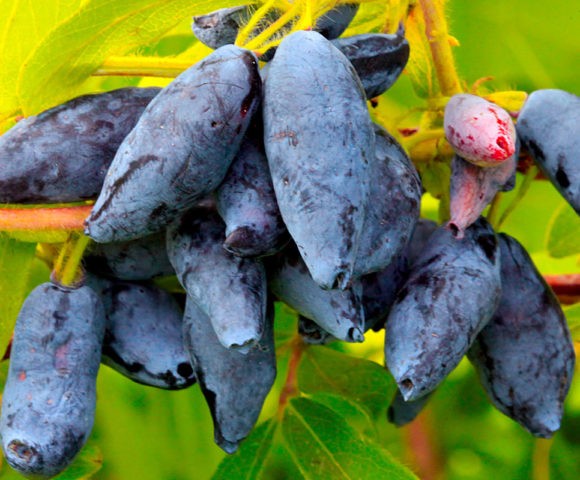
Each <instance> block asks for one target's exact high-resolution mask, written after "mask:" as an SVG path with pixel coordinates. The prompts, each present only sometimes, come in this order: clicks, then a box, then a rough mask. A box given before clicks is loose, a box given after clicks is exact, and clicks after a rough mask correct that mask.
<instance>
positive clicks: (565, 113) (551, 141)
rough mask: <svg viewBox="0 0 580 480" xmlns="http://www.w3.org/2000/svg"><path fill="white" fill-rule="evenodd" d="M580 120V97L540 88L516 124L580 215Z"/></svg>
mask: <svg viewBox="0 0 580 480" xmlns="http://www.w3.org/2000/svg"><path fill="white" fill-rule="evenodd" d="M579 123H580V97H578V96H577V95H574V94H572V93H568V92H565V91H563V90H537V91H535V92H532V93H531V94H530V96H529V97H528V99H527V100H526V103H524V106H523V107H522V109H521V111H520V115H519V117H518V123H517V125H516V127H517V131H518V135H519V136H520V139H521V141H522V143H523V144H524V145H525V147H526V149H527V150H528V151H529V152H530V154H531V155H532V157H533V158H534V160H535V162H536V163H537V164H538V166H539V167H540V168H541V169H542V171H543V172H544V173H545V175H546V176H547V177H548V178H549V179H550V181H551V182H552V183H553V184H554V186H555V187H556V188H557V189H558V191H559V192H560V194H561V195H562V196H563V197H564V198H565V199H566V200H567V201H568V203H569V204H570V205H572V208H574V210H576V213H578V214H579V215H580V154H579V153H578V152H580V139H579V138H578V124H579Z"/></svg>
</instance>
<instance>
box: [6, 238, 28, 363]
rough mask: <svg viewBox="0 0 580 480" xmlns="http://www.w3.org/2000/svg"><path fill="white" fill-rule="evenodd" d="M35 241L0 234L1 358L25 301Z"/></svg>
mask: <svg viewBox="0 0 580 480" xmlns="http://www.w3.org/2000/svg"><path fill="white" fill-rule="evenodd" d="M35 249H36V244H34V243H24V242H18V241H16V240H14V239H11V238H9V237H7V236H6V235H4V234H0V299H1V301H0V357H2V356H3V355H4V352H5V351H6V347H7V346H8V343H9V342H10V337H11V336H12V330H13V329H14V324H15V323H16V316H17V315H18V312H19V310H20V306H21V305H22V302H23V301H24V295H25V292H26V287H27V285H28V275H29V272H30V269H31V267H32V261H33V260H34V251H35Z"/></svg>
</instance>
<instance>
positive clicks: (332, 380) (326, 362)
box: [298, 346, 394, 416]
mask: <svg viewBox="0 0 580 480" xmlns="http://www.w3.org/2000/svg"><path fill="white" fill-rule="evenodd" d="M353 372H356V375H353ZM298 388H299V389H300V391H301V392H304V393H307V394H314V393H325V392H326V393H335V394H339V395H342V396H344V397H346V398H348V399H351V400H353V401H354V402H355V403H356V404H357V405H359V406H361V407H364V408H366V409H368V410H369V411H370V412H371V413H372V414H373V415H375V416H378V415H381V414H383V413H384V412H386V409H387V407H388V404H389V400H390V398H391V396H392V394H393V391H394V384H393V382H392V381H391V379H390V377H389V375H388V373H387V371H386V370H385V369H384V368H383V367H381V366H380V365H377V364H376V363H374V362H371V361H369V360H363V359H360V358H354V357H352V356H350V355H346V354H344V353H340V352H336V351H334V350H331V349H329V348H326V347H318V346H312V347H309V348H308V349H306V351H305V352H304V358H303V359H302V362H301V363H300V366H299V368H298Z"/></svg>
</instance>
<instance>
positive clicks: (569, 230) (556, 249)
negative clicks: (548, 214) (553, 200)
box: [546, 201, 580, 258]
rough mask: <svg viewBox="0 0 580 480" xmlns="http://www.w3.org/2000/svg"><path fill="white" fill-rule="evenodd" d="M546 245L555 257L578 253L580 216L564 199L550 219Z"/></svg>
mask: <svg viewBox="0 0 580 480" xmlns="http://www.w3.org/2000/svg"><path fill="white" fill-rule="evenodd" d="M546 247H547V249H548V251H549V252H550V255H552V256H553V257H556V258H562V257H567V256H568V255H575V254H577V253H580V217H579V216H578V214H577V213H576V212H575V211H574V209H573V208H572V207H571V206H570V205H569V204H568V202H566V201H562V204H561V205H560V207H559V208H558V209H557V210H556V211H555V212H554V215H553V216H552V219H551V220H550V224H549V227H548V232H547V235H546Z"/></svg>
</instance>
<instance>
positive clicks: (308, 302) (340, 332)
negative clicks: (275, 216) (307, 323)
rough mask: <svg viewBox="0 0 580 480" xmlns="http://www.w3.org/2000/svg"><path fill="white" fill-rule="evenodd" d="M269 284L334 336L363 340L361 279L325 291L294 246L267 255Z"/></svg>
mask: <svg viewBox="0 0 580 480" xmlns="http://www.w3.org/2000/svg"><path fill="white" fill-rule="evenodd" d="M268 286H269V287H270V290H271V291H272V292H273V293H274V295H276V297H277V298H278V299H279V300H281V301H282V302H284V303H286V304H287V305H288V306H290V307H292V308H293V309H294V310H296V311H297V312H298V313H300V314H301V315H302V316H304V317H306V318H309V319H310V320H312V321H314V322H315V323H317V324H318V325H319V326H320V327H321V328H323V329H324V330H326V331H327V332H328V333H329V334H331V335H333V336H334V337H336V338H338V339H340V340H344V341H347V342H362V341H363V340H364V334H363V332H364V326H365V325H364V311H363V308H362V302H361V295H362V286H361V284H360V282H354V284H353V285H352V286H351V287H349V288H347V289H345V290H338V289H331V290H325V289H323V288H322V287H320V286H318V285H317V284H316V282H314V280H313V279H312V277H311V275H310V273H309V272H308V269H307V267H306V265H305V263H304V261H303V260H302V258H301V257H300V254H299V253H298V250H297V248H296V246H295V245H293V244H290V245H288V247H286V248H285V249H284V250H283V251H282V252H280V253H279V254H277V255H275V256H274V257H272V258H268Z"/></svg>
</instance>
